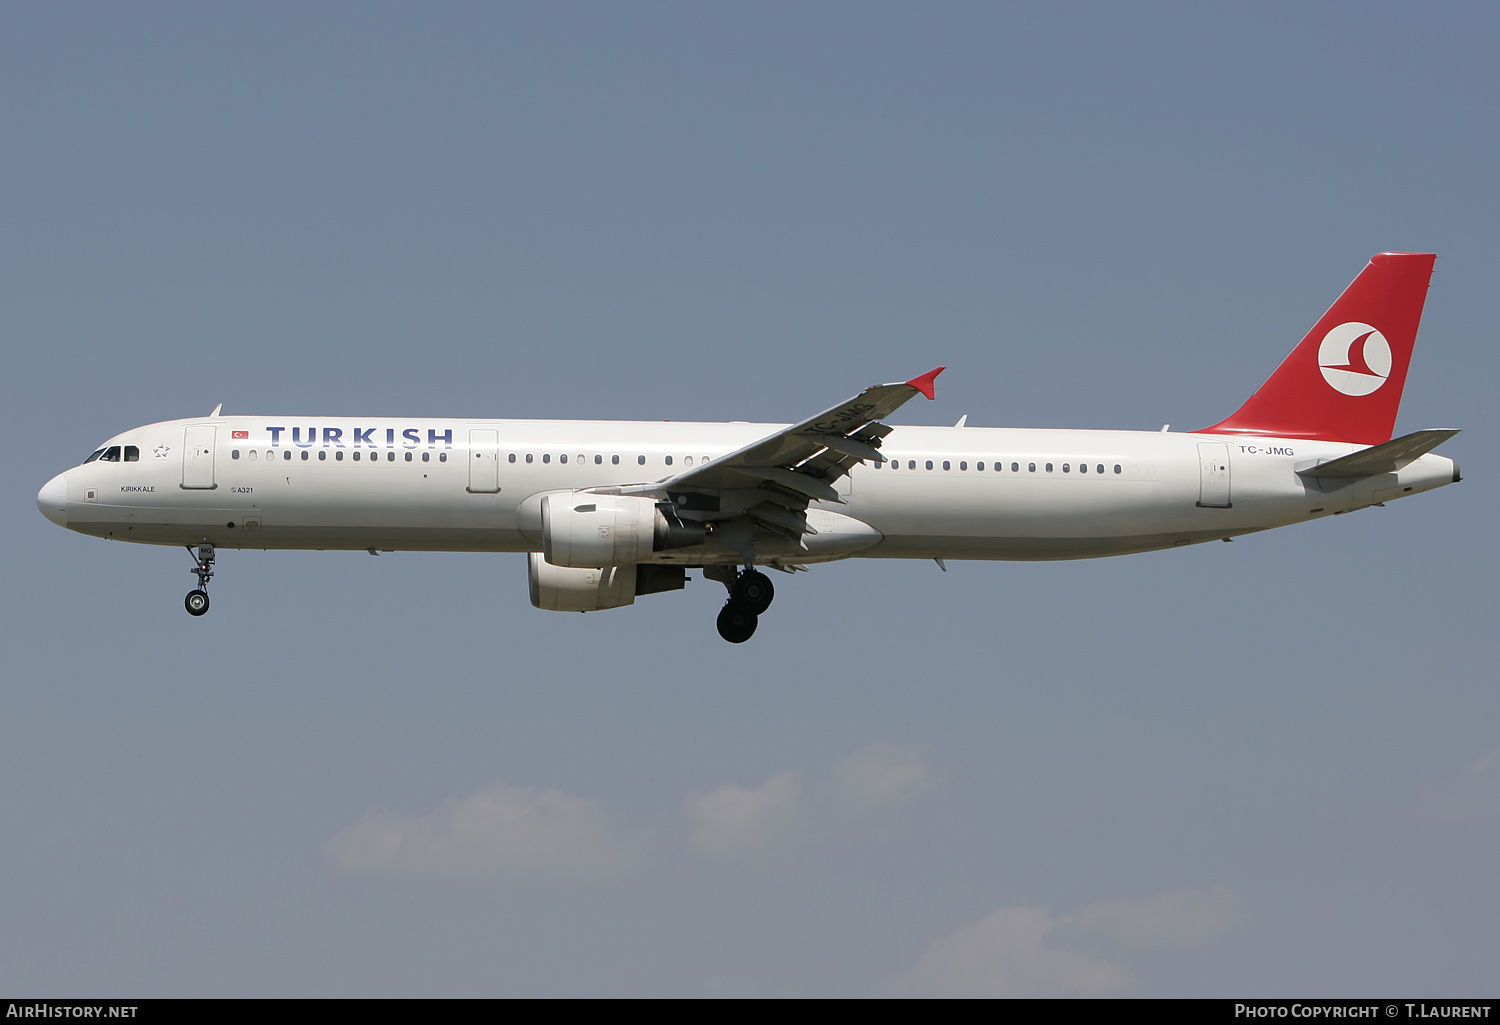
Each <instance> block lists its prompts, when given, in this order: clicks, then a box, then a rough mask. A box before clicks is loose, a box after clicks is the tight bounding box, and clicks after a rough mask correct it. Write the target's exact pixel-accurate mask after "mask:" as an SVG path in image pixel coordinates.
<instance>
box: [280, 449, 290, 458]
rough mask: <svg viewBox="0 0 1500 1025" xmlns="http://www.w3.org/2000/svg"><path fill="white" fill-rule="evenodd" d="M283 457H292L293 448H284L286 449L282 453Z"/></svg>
mask: <svg viewBox="0 0 1500 1025" xmlns="http://www.w3.org/2000/svg"><path fill="white" fill-rule="evenodd" d="M281 458H282V459H290V458H292V450H291V449H286V450H284V451H283V452H282V453H281Z"/></svg>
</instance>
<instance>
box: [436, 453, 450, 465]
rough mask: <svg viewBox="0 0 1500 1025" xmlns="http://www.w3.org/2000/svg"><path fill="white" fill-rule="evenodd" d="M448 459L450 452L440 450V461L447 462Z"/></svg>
mask: <svg viewBox="0 0 1500 1025" xmlns="http://www.w3.org/2000/svg"><path fill="white" fill-rule="evenodd" d="M447 461H448V453H446V452H439V453H438V462H440V463H446V462H447Z"/></svg>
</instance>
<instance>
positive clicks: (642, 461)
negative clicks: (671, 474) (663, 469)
mask: <svg viewBox="0 0 1500 1025" xmlns="http://www.w3.org/2000/svg"><path fill="white" fill-rule="evenodd" d="M635 461H636V462H637V463H639V464H640V465H641V466H645V465H646V457H645V456H636V457H635Z"/></svg>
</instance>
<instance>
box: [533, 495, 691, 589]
mask: <svg viewBox="0 0 1500 1025" xmlns="http://www.w3.org/2000/svg"><path fill="white" fill-rule="evenodd" d="M670 513H671V506H670V505H659V504H658V503H657V501H656V500H655V499H654V498H639V497H636V496H633V495H592V494H588V493H586V492H572V493H565V492H559V493H557V494H551V495H547V496H546V497H545V498H543V499H542V554H543V555H545V556H546V559H547V561H548V562H549V563H551V564H552V565H553V566H561V567H569V568H573V569H592V568H595V567H599V566H625V567H629V566H630V565H631V564H633V563H637V562H645V561H647V560H649V559H650V557H651V553H652V552H660V551H664V550H666V549H668V548H686V547H688V546H690V545H701V544H703V542H704V540H705V538H706V537H707V532H706V528H705V527H704V526H703V524H701V523H684V522H682V521H681V520H679V519H677V517H676V516H675V515H670ZM619 604H622V605H628V604H630V602H629V601H628V600H626V601H623V602H620V603H619ZM601 607H603V608H609V607H611V606H601Z"/></svg>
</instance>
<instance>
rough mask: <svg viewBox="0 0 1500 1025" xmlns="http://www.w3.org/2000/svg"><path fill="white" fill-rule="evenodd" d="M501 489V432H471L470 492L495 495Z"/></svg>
mask: <svg viewBox="0 0 1500 1025" xmlns="http://www.w3.org/2000/svg"><path fill="white" fill-rule="evenodd" d="M499 490H500V432H499V431H492V430H472V431H470V432H469V492H470V493H471V494H475V495H493V494H494V493H495V492H497V491H499Z"/></svg>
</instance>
